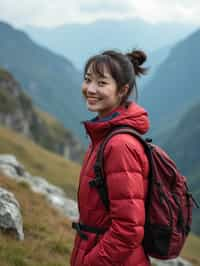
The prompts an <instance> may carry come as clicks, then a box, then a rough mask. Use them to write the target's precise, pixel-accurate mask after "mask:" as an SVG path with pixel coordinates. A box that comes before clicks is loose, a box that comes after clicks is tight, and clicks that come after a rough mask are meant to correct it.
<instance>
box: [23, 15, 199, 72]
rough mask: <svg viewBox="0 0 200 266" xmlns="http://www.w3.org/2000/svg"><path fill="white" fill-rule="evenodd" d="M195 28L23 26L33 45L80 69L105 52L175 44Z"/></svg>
mask: <svg viewBox="0 0 200 266" xmlns="http://www.w3.org/2000/svg"><path fill="white" fill-rule="evenodd" d="M195 28H196V26H194V25H189V24H178V23H160V24H150V23H147V22H144V21H143V20H141V19H132V20H120V21H117V20H99V21H96V22H94V23H91V24H66V25H63V26H60V27H56V28H49V29H47V28H36V27H26V28H24V30H25V31H26V32H27V33H28V34H29V35H30V37H31V38H32V39H33V40H35V41H36V42H38V43H40V44H42V45H44V46H46V47H48V48H49V49H51V50H52V51H55V52H57V53H59V54H62V55H64V56H66V57H67V58H69V59H70V60H71V61H72V62H74V64H75V65H76V67H77V68H79V69H82V68H83V65H84V63H85V61H86V60H87V58H88V57H90V56H91V55H93V54H96V53H99V52H101V51H103V50H105V49H120V50H122V51H127V50H130V49H133V48H141V49H144V50H145V51H147V52H148V53H149V52H152V51H156V50H158V49H160V48H162V47H164V46H169V45H172V44H174V43H176V42H177V41H178V40H180V39H182V38H184V37H185V36H187V35H188V34H189V33H190V32H192V31H193V30H194V29H195Z"/></svg>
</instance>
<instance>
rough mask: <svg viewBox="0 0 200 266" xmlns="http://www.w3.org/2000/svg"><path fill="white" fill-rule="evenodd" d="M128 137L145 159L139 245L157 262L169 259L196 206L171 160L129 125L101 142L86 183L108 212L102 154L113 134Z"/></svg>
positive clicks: (178, 246)
mask: <svg viewBox="0 0 200 266" xmlns="http://www.w3.org/2000/svg"><path fill="white" fill-rule="evenodd" d="M122 133H123V134H124V133H126V134H130V135H133V137H135V138H137V139H138V140H139V141H140V142H141V143H142V144H143V145H144V148H145V153H146V155H147V157H148V160H149V166H150V170H149V176H148V180H149V185H148V193H147V198H146V202H145V212H146V222H145V226H144V239H143V246H144V249H145V252H146V254H148V255H149V256H151V257H154V258H158V259H172V258H175V257H177V256H178V255H179V254H180V251H181V249H182V247H183V245H184V242H185V240H186V238H187V236H188V233H189V232H190V228H191V223H192V207H193V205H194V203H195V205H196V206H197V207H199V206H198V204H197V202H196V201H195V200H194V198H193V197H192V194H191V193H190V192H189V189H188V186H187V181H186V177H185V176H183V175H182V174H181V173H180V172H179V170H178V169H177V167H176V165H175V163H174V162H173V160H172V159H171V158H170V157H169V156H168V155H167V153H166V152H165V151H164V150H163V149H161V148H160V147H159V146H157V145H155V144H152V140H151V139H149V138H147V139H143V138H142V136H141V135H140V134H139V133H138V132H137V131H135V130H134V129H133V128H131V127H129V126H119V127H115V128H113V129H112V131H111V132H110V133H109V134H108V135H107V136H106V138H105V140H104V141H103V142H102V143H101V145H100V148H99V150H98V152H97V158H96V162H95V165H94V171H95V178H94V179H92V180H91V181H90V182H89V183H90V186H91V187H96V188H97V191H98V192H99V195H100V198H101V200H102V201H103V204H104V206H105V207H106V209H107V210H108V211H109V199H108V192H107V189H108V188H107V186H106V177H105V175H104V168H103V154H104V149H105V146H106V144H107V142H108V141H109V140H110V139H111V138H112V137H113V136H114V135H116V134H122Z"/></svg>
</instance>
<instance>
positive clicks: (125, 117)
mask: <svg viewBox="0 0 200 266" xmlns="http://www.w3.org/2000/svg"><path fill="white" fill-rule="evenodd" d="M84 124H85V127H86V130H87V132H88V134H89V135H90V138H91V141H92V143H91V145H90V146H89V149H88V151H87V153H86V156H85V158H84V162H83V167H82V170H81V173H80V183H79V190H78V206H79V212H80V218H79V221H80V222H81V223H83V224H85V225H88V226H93V227H97V228H106V229H107V231H106V232H105V233H104V234H99V235H98V234H95V233H91V232H84V234H85V235H87V238H88V239H87V240H85V239H82V238H81V237H80V235H79V234H77V235H76V239H75V243H74V249H73V252H72V256H71V266H111V265H113V266H148V265H150V263H149V259H148V257H147V255H146V254H145V253H144V249H143V247H142V240H143V236H144V223H145V208H144V201H145V197H146V192H147V185H148V182H147V176H148V171H149V164H148V160H147V157H146V155H145V152H144V148H143V146H142V144H141V143H140V142H139V141H138V140H137V139H135V138H134V137H132V136H130V135H128V134H119V135H116V136H114V137H113V138H112V139H110V141H109V142H108V144H107V145H106V148H105V151H104V171H105V175H106V182H107V186H108V195H109V201H110V210H109V212H108V211H107V210H106V209H105V207H104V205H103V203H102V201H101V199H100V196H99V194H98V192H97V190H96V188H95V187H91V186H89V183H88V182H89V181H90V180H91V179H93V178H94V169H93V167H94V163H95V159H96V154H97V151H98V147H99V144H100V143H101V142H102V140H103V139H104V137H105V135H106V134H107V133H108V132H109V130H110V129H111V128H112V127H113V126H116V125H129V126H132V127H134V128H135V129H136V130H137V131H138V132H140V133H142V134H144V133H146V132H147V130H148V128H149V120H148V115H147V112H146V111H145V110H144V109H143V108H142V107H140V106H139V105H137V104H136V103H130V104H129V106H128V107H127V108H126V107H119V108H117V109H116V110H115V111H114V112H112V113H111V114H110V115H109V116H108V117H106V118H103V119H101V120H98V119H97V118H96V119H93V120H91V121H87V122H85V123H84Z"/></svg>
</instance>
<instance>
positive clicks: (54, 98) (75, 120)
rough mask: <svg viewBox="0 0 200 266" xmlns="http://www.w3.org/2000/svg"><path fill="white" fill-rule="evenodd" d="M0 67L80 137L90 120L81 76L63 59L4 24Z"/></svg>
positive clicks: (1, 32)
mask: <svg viewBox="0 0 200 266" xmlns="http://www.w3.org/2000/svg"><path fill="white" fill-rule="evenodd" d="M0 35H1V49H0V65H1V66H2V67H4V68H5V69H6V70H8V71H10V72H11V73H12V74H13V75H14V76H15V77H16V79H17V80H19V82H20V83H21V84H22V87H23V88H24V90H26V91H27V92H28V94H29V95H30V96H31V98H32V99H33V101H34V103H35V104H37V105H38V106H39V107H40V108H41V109H43V110H44V111H47V112H48V113H50V114H53V115H55V116H56V117H57V118H59V119H60V120H61V121H62V122H63V123H64V125H65V127H66V128H69V129H72V130H73V131H74V132H75V133H76V135H77V136H82V135H83V133H82V132H81V133H80V131H81V129H80V128H81V127H80V121H81V120H83V119H85V118H86V117H87V111H86V108H85V105H84V102H83V100H82V96H81V92H80V85H81V75H80V73H79V72H78V71H77V70H76V69H75V67H74V66H73V65H72V64H71V62H69V61H68V60H67V59H65V58H64V57H63V56H59V55H56V54H55V53H53V52H50V51H49V50H47V49H45V48H43V47H41V46H39V45H37V44H35V43H34V42H33V41H32V40H31V39H30V38H29V37H28V36H27V35H26V34H25V33H24V32H22V31H19V30H16V29H14V28H13V27H11V26H10V25H8V24H5V23H0Z"/></svg>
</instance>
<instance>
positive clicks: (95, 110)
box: [87, 104, 98, 112]
mask: <svg viewBox="0 0 200 266" xmlns="http://www.w3.org/2000/svg"><path fill="white" fill-rule="evenodd" d="M87 109H88V110H89V111H90V112H98V108H97V106H94V105H91V104H87Z"/></svg>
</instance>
